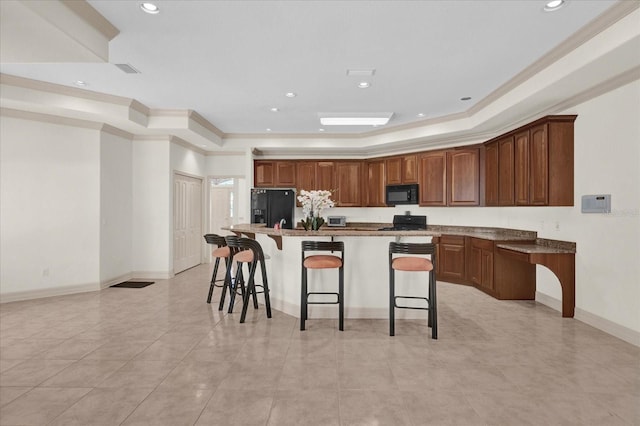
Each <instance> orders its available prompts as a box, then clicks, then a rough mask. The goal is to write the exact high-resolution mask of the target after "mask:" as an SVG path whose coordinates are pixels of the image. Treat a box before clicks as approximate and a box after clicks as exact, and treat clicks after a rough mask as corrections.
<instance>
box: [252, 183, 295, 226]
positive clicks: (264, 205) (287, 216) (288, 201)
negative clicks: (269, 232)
mask: <svg viewBox="0 0 640 426" xmlns="http://www.w3.org/2000/svg"><path fill="white" fill-rule="evenodd" d="M295 207H296V190H295V189H286V188H285V189H262V188H253V189H252V190H251V223H264V224H266V225H267V227H268V228H273V226H274V225H275V224H276V223H277V224H279V225H280V226H281V227H282V228H284V229H293V228H294V227H295V224H294V223H293V217H294V214H295ZM283 219H284V220H283Z"/></svg>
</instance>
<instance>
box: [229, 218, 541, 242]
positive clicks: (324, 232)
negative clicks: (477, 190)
mask: <svg viewBox="0 0 640 426" xmlns="http://www.w3.org/2000/svg"><path fill="white" fill-rule="evenodd" d="M391 226H392V224H391V223H375V222H352V223H349V224H347V226H345V227H328V226H323V227H322V228H321V229H320V230H319V231H305V230H304V229H302V228H297V229H273V228H267V227H266V226H265V225H263V224H239V225H234V226H231V227H229V228H227V230H230V231H235V232H241V233H254V234H267V235H271V236H292V237H293V236H298V237H301V236H305V235H317V236H362V237H365V236H390V237H408V236H414V237H421V236H429V237H439V236H441V235H460V236H465V237H473V238H481V239H485V240H491V241H534V240H535V239H536V232H533V231H523V230H519V229H506V228H490V227H473V226H469V227H467V226H444V225H428V227H427V229H426V230H424V231H381V230H380V228H385V227H391Z"/></svg>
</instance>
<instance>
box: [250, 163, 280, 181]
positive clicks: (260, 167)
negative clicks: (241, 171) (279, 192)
mask: <svg viewBox="0 0 640 426" xmlns="http://www.w3.org/2000/svg"><path fill="white" fill-rule="evenodd" d="M253 184H254V186H255V187H256V188H258V187H262V188H268V187H273V185H274V184H275V167H274V164H273V161H255V162H254V163H253Z"/></svg>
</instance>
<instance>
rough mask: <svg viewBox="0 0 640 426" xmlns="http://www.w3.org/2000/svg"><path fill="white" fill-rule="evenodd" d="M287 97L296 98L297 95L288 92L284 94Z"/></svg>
mask: <svg viewBox="0 0 640 426" xmlns="http://www.w3.org/2000/svg"><path fill="white" fill-rule="evenodd" d="M284 95H285V96H286V97H287V98H295V97H296V96H297V95H296V94H295V93H293V92H287V93H285V94H284Z"/></svg>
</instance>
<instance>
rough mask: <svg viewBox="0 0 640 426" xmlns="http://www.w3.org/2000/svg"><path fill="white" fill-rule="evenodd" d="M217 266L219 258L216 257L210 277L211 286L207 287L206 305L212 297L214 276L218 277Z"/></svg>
mask: <svg viewBox="0 0 640 426" xmlns="http://www.w3.org/2000/svg"><path fill="white" fill-rule="evenodd" d="M218 265H220V258H219V257H216V263H215V265H214V267H213V275H211V285H210V286H209V296H207V303H211V297H212V296H213V288H214V287H215V283H216V276H217V275H218Z"/></svg>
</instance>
